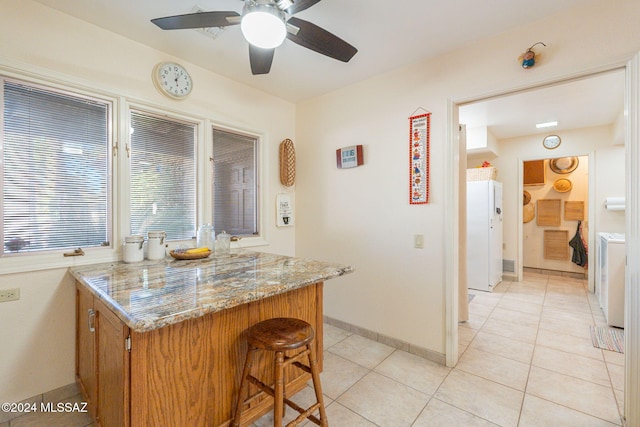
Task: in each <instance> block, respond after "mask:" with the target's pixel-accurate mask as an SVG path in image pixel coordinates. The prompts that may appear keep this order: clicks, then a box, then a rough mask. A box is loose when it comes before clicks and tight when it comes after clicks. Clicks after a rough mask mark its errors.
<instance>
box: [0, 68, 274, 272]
mask: <svg viewBox="0 0 640 427" xmlns="http://www.w3.org/2000/svg"><path fill="white" fill-rule="evenodd" d="M45 73H46V74H45ZM5 79H6V80H12V81H17V82H20V83H23V84H27V85H33V86H38V87H42V88H43V89H45V90H52V91H58V92H61V93H66V94H69V95H71V96H77V97H86V98H88V99H92V100H97V101H101V102H105V103H109V104H110V109H109V123H108V124H107V126H108V138H109V147H110V166H109V168H108V170H109V176H108V181H109V185H110V198H109V216H110V229H111V236H110V240H109V243H110V246H105V247H92V248H82V249H83V251H84V252H85V255H84V256H72V257H63V256H62V255H63V254H64V253H65V252H69V251H68V250H51V251H46V252H45V251H43V252H25V253H20V254H9V253H7V254H4V255H3V256H0V277H1V276H2V275H5V274H12V273H24V272H34V271H40V270H47V269H66V268H68V267H72V266H76V265H86V264H95V263H102V262H115V261H119V260H121V259H122V250H121V247H122V242H123V239H124V236H126V235H129V234H130V232H129V224H130V217H129V209H130V206H129V204H130V202H129V201H130V188H129V184H128V183H129V178H130V168H129V157H128V156H127V149H129V148H130V134H129V129H130V125H131V123H130V110H131V109H135V110H139V111H146V112H149V113H152V114H157V115H159V116H170V117H173V118H176V119H178V120H182V121H186V122H190V123H197V128H198V131H197V137H196V228H197V227H198V226H200V225H202V224H203V223H207V222H212V220H213V206H212V197H211V195H212V191H213V189H212V186H213V162H212V161H211V158H212V156H213V132H212V131H210V129H212V128H213V127H215V128H216V129H220V130H224V131H228V132H233V133H237V134H241V135H245V136H249V137H252V138H256V140H257V150H256V151H257V153H256V191H257V195H256V216H257V223H258V230H259V235H256V236H252V237H242V239H241V240H239V241H237V242H234V244H233V246H234V247H239V248H250V247H258V246H267V245H269V242H268V234H269V229H268V227H267V223H268V222H267V221H268V218H270V217H271V216H270V215H269V210H268V209H265V207H266V206H268V204H267V199H266V198H267V192H268V188H267V184H268V183H269V180H268V176H267V174H266V173H267V171H268V163H269V158H268V157H267V153H268V151H267V149H268V147H267V146H268V144H269V138H268V137H267V136H266V134H265V133H262V132H260V131H258V130H256V129H251V128H250V127H245V124H244V123H243V124H241V125H237V124H234V125H225V124H224V123H222V122H220V121H219V120H218V119H216V118H215V117H212V116H203V115H199V114H196V113H193V112H192V111H186V112H185V111H178V110H175V109H172V108H169V107H166V106H159V105H157V104H152V103H149V102H147V101H142V100H140V99H136V98H134V97H130V96H127V95H125V94H122V93H120V94H118V93H114V92H113V90H111V89H110V90H107V89H104V88H101V87H100V86H99V85H94V84H92V83H91V82H86V81H82V80H79V79H73V78H70V77H69V76H67V75H61V74H56V73H49V72H47V71H46V70H44V71H43V70H41V69H36V68H34V69H33V70H30V69H25V68H22V67H13V68H12V67H6V66H2V64H0V83H2V84H0V99H4V98H3V96H2V95H3V93H2V92H3V86H4V85H3V83H4V80H5ZM3 129H4V123H3V115H2V114H0V138H2V137H3V135H2V132H3ZM0 209H3V200H2V197H0ZM207 218H208V219H207ZM194 239H195V236H194V237H193V238H192V239H187V240H180V241H177V240H176V241H171V242H169V249H174V248H175V247H176V246H178V245H180V244H188V245H190V244H195V240H194Z"/></svg>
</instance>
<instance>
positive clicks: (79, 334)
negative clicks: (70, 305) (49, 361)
mask: <svg viewBox="0 0 640 427" xmlns="http://www.w3.org/2000/svg"><path fill="white" fill-rule="evenodd" d="M94 326H95V311H94V308H93V295H92V294H91V293H90V292H89V291H88V290H86V289H84V288H83V287H81V286H77V287H76V378H77V380H78V383H79V385H80V387H81V388H82V392H83V393H84V395H85V398H86V399H87V402H88V404H89V411H90V412H91V413H92V414H95V413H96V393H97V389H96V387H97V381H96V357H95V356H96V354H95V332H94Z"/></svg>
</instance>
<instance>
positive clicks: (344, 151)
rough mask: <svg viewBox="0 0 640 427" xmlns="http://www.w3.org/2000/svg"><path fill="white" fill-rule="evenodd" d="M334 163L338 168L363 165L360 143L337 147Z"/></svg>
mask: <svg viewBox="0 0 640 427" xmlns="http://www.w3.org/2000/svg"><path fill="white" fill-rule="evenodd" d="M336 163H337V166H338V169H348V168H355V167H358V166H360V165H363V164H364V156H363V154H362V145H352V146H350V147H343V148H338V149H337V150H336Z"/></svg>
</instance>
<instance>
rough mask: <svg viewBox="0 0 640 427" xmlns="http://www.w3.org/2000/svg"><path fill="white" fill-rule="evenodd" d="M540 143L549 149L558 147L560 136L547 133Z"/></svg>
mask: <svg viewBox="0 0 640 427" xmlns="http://www.w3.org/2000/svg"><path fill="white" fill-rule="evenodd" d="M542 145H544V148H547V149H549V150H553V149H554V148H558V146H559V145H560V137H559V136H558V135H549V136H547V137H545V138H544V139H543V140H542Z"/></svg>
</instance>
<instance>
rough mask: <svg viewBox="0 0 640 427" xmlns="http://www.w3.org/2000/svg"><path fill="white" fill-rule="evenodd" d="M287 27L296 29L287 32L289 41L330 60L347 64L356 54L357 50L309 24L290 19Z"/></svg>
mask: <svg viewBox="0 0 640 427" xmlns="http://www.w3.org/2000/svg"><path fill="white" fill-rule="evenodd" d="M287 25H292V26H293V27H295V28H297V29H298V31H297V32H295V31H287V38H288V39H289V40H291V41H292V42H294V43H297V44H299V45H300V46H304V47H306V48H307V49H311V50H313V51H315V52H318V53H321V54H323V55H326V56H328V57H330V58H333V59H337V60H338V61H342V62H349V60H350V59H351V58H353V55H355V54H356V53H357V52H358V49H356V48H355V47H353V46H351V45H350V44H349V43H347V42H346V41H344V40H342V39H341V38H339V37H338V36H335V35H333V34H331V33H330V32H328V31H327V30H324V29H322V28H320V27H318V26H317V25H315V24H312V23H311V22H308V21H305V20H303V19H299V18H295V17H291V18H289V20H288V21H287Z"/></svg>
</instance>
